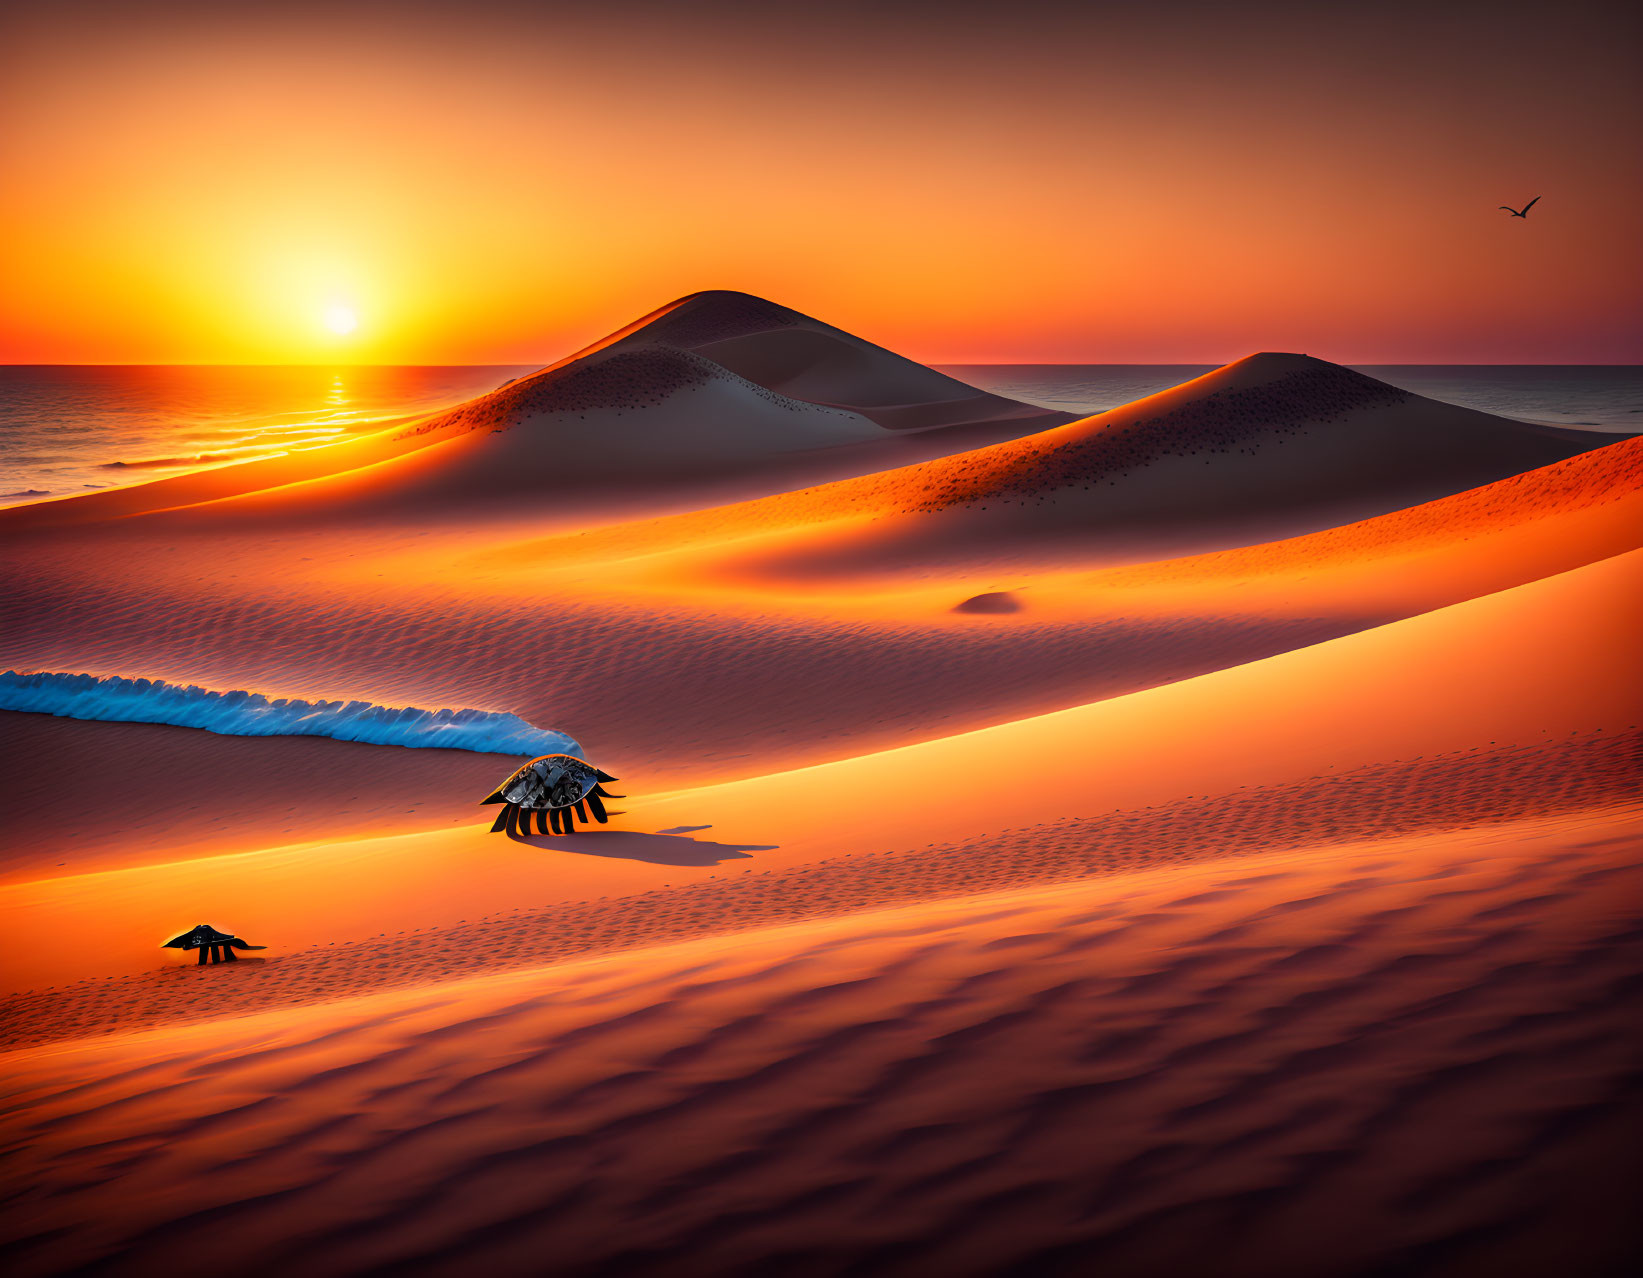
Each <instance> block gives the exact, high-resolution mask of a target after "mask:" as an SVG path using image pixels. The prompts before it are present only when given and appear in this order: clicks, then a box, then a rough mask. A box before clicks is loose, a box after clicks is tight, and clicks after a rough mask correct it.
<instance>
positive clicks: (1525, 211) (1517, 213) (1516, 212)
mask: <svg viewBox="0 0 1643 1278" xmlns="http://www.w3.org/2000/svg"><path fill="white" fill-rule="evenodd" d="M1539 203H1540V196H1538V195H1537V196H1535V198H1534V199H1532V200H1530V201H1529V202H1528V203H1527V204H1525V205H1524V206H1523V208H1522V209H1514V208H1512V207H1511V206H1510V205H1508V204H1502V205H1501V206H1500V207H1501V208H1503V209H1505V210H1506V211H1507V212H1508V213H1510V214H1511V215H1512V216H1513V217H1528V216H1529V210H1530V209H1532V208H1534V207H1535V205H1537V204H1539Z"/></svg>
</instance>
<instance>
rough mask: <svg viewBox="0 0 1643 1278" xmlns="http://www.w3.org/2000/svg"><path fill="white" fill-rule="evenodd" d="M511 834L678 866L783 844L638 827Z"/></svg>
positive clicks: (741, 857) (534, 842) (559, 848)
mask: <svg viewBox="0 0 1643 1278" xmlns="http://www.w3.org/2000/svg"><path fill="white" fill-rule="evenodd" d="M700 828H702V829H706V828H707V827H706V826H702V827H700ZM508 837H509V838H510V839H512V840H513V841H514V842H515V843H523V844H526V845H527V846H529V847H538V848H551V849H553V850H554V851H555V852H575V853H577V854H578V855H580V856H603V857H610V858H613V859H615V860H619V861H645V862H648V863H649V864H651V865H679V866H693V865H721V864H723V863H724V862H726V861H745V860H748V859H749V858H750V857H751V855H752V854H753V853H754V852H774V851H775V850H776V849H777V848H778V847H780V846H781V845H780V844H777V843H713V842H711V841H709V840H706V839H687V838H684V837H683V836H681V835H677V834H642V833H640V832H639V831H638V830H587V831H580V830H579V831H577V832H576V833H575V834H530V835H521V834H517V833H515V834H510V835H509V836H508Z"/></svg>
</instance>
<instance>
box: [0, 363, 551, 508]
mask: <svg viewBox="0 0 1643 1278" xmlns="http://www.w3.org/2000/svg"><path fill="white" fill-rule="evenodd" d="M527 371H529V370H528V369H527V368H514V367H509V366H476V365H469V366H462V367H453V368H438V367H414V368H386V367H366V368H318V367H257V368H228V367H161V366H146V367H114V366H106V365H50V366H28V365H0V505H6V506H15V505H17V504H19V503H21V502H26V501H35V500H38V499H40V498H42V497H62V496H67V495H69V494H71V493H80V492H89V491H92V490H94V489H98V488H114V487H119V486H123V485H126V484H135V483H141V482H143V481H144V480H149V479H157V478H162V477H164V476H166V475H175V474H177V473H179V472H181V471H185V470H197V469H199V468H200V467H202V466H208V465H223V464H226V463H228V462H233V461H244V460H247V459H250V458H255V457H268V456H272V455H274V454H276V453H282V452H289V451H291V450H293V449H300V448H312V447H314V446H316V445H318V444H324V443H329V442H331V441H333V440H337V439H344V438H347V437H348V436H350V435H357V434H363V433H368V432H370V431H373V430H380V429H382V428H383V427H384V426H386V425H388V424H389V423H391V422H393V421H395V420H397V419H398V418H401V417H404V416H407V415H410V414H416V413H424V412H428V411H430V410H432V409H435V408H439V407H442V406H443V405H446V404H454V403H458V402H460V401H461V400H464V399H467V398H469V397H471V396H473V395H477V394H479V393H480V392H482V391H487V390H491V389H493V388H494V387H496V386H497V385H499V384H500V383H502V382H505V381H507V380H508V379H509V378H511V377H517V376H518V375H519V374H520V373H522V372H527Z"/></svg>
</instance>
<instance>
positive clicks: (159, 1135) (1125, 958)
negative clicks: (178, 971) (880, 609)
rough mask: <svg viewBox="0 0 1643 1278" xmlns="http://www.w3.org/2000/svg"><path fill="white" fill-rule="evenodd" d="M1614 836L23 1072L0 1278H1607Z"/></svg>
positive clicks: (1366, 867)
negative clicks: (1180, 1277)
mask: <svg viewBox="0 0 1643 1278" xmlns="http://www.w3.org/2000/svg"><path fill="white" fill-rule="evenodd" d="M1638 833H1639V830H1638V825H1637V822H1636V820H1635V816H1634V817H1633V819H1631V820H1629V821H1622V822H1615V821H1609V822H1604V821H1602V820H1594V819H1591V818H1590V817H1589V816H1582V817H1579V818H1576V819H1573V820H1566V821H1563V822H1557V821H1553V822H1541V823H1538V824H1532V825H1517V826H1498V827H1494V828H1493V829H1489V830H1485V831H1472V832H1465V833H1460V834H1456V833H1449V834H1446V835H1442V836H1437V837H1431V838H1427V839H1424V840H1422V839H1413V840H1411V839H1407V838H1405V839H1400V840H1394V841H1392V842H1391V843H1388V844H1360V845H1356V846H1354V847H1351V848H1344V849H1343V848H1334V849H1330V850H1327V851H1323V852H1316V851H1313V852H1305V853H1297V854H1291V855H1288V856H1283V855H1268V856H1265V857H1260V858H1252V859H1243V860H1232V861H1217V862H1214V863H1210V864H1202V865H1189V866H1182V867H1173V868H1166V869H1156V870H1151V871H1145V872H1138V873H1132V874H1126V875H1118V876H1111V877H1107V878H1101V879H1094V880H1088V881H1085V882H1083V883H1081V884H1078V885H1072V886H1063V887H1060V888H1057V889H1054V890H1044V889H1039V890H1036V891H1028V892H1021V893H1016V894H993V895H984V896H975V897H970V898H967V899H965V900H962V901H956V902H954V901H949V902H945V903H935V904H924V905H920V906H917V907H913V908H909V909H904V910H892V911H883V912H877V913H868V914H859V915H855V916H853V917H850V918H847V919H838V920H832V921H829V922H827V923H820V924H810V925H808V926H801V927H794V928H786V929H777V930H774V931H767V932H754V933H744V934H742V935H740V936H738V937H736V938H731V939H724V940H718V941H698V942H695V943H692V944H686V945H681V946H676V947H673V948H669V949H662V950H656V951H652V952H650V953H648V954H647V955H645V956H643V958H642V959H641V958H640V957H639V956H629V957H627V958H624V959H622V960H620V961H616V960H609V959H607V960H590V961H584V962H582V963H580V964H572V965H566V966H563V967H559V968H554V969H548V970H544V971H537V972H532V973H525V974H519V975H515V976H503V977H496V978H491V979H490V980H487V981H478V982H469V983H466V984H461V985H452V986H445V987H438V988H434V989H424V990H419V991H415V992H406V993H402V994H387V995H383V996H380V997H379V998H377V999H375V1000H370V1001H368V1002H364V1003H354V1004H345V1005H338V1006H337V1007H335V1008H333V1009H310V1010H308V1011H306V1012H303V1013H300V1014H283V1015H282V1014H274V1015H267V1016H262V1017H258V1018H255V1019H250V1020H245V1021H240V1022H234V1023H229V1024H218V1025H212V1026H206V1027H199V1028H197V1029H181V1030H170V1031H165V1032H160V1033H156V1034H150V1035H139V1036H134V1037H126V1038H123V1039H121V1040H118V1041H117V1042H116V1043H111V1044H108V1045H99V1044H91V1045H82V1046H80V1047H77V1048H73V1049H69V1050H63V1049H57V1050H53V1049H45V1050H41V1051H37V1052H30V1053H20V1054H15V1055H13V1056H12V1057H10V1058H8V1060H7V1075H8V1079H9V1082H8V1092H9V1097H8V1101H7V1110H8V1112H7V1115H6V1117H5V1120H4V1124H5V1127H4V1130H5V1137H6V1147H7V1151H8V1157H7V1160H6V1166H5V1172H4V1179H3V1181H0V1185H3V1191H0V1192H3V1193H4V1195H5V1208H4V1220H3V1224H0V1231H3V1237H4V1240H5V1241H4V1250H3V1253H0V1254H3V1255H4V1258H5V1260H6V1263H7V1266H8V1271H9V1272H11V1273H14V1274H17V1275H19V1278H23V1276H25V1275H29V1276H32V1275H44V1274H56V1273H65V1272H71V1271H72V1272H75V1273H86V1274H110V1275H115V1274H118V1275H148V1274H156V1275H157V1274H161V1273H168V1274H169V1273H172V1272H174V1271H175V1268H176V1266H177V1264H178V1263H179V1258H180V1257H188V1256H194V1257H200V1256H232V1257H234V1258H235V1263H234V1266H233V1267H234V1269H235V1272H239V1273H245V1274H252V1275H260V1274H275V1273H284V1274H291V1273H302V1274H314V1275H329V1274H360V1273H373V1274H375V1273H383V1274H386V1273H394V1274H448V1275H469V1274H474V1273H484V1272H511V1273H523V1272H552V1273H555V1274H565V1275H594V1274H599V1275H613V1276H614V1275H651V1274H654V1275H670V1276H674V1278H677V1276H679V1275H686V1276H691V1278H694V1276H695V1275H703V1276H706V1275H713V1276H715V1278H731V1276H735V1275H754V1274H761V1275H763V1274H771V1273H795V1274H806V1275H816V1276H820V1275H843V1274H896V1275H908V1276H919V1275H928V1274H937V1273H939V1274H944V1275H983V1274H1000V1273H1022V1274H1027V1273H1031V1274H1041V1275H1045V1276H1046V1278H1053V1276H1054V1275H1086V1274H1092V1273H1100V1274H1106V1275H1156V1274H1173V1273H1203V1272H1210V1271H1213V1272H1215V1273H1218V1274H1226V1275H1234V1276H1242V1275H1247V1276H1249V1278H1290V1276H1293V1278H1327V1276H1329V1275H1336V1274H1340V1275H1347V1274H1351V1275H1388V1276H1390V1275H1399V1276H1400V1278H1402V1276H1406V1275H1408V1276H1415V1275H1429V1274H1480V1275H1481V1274H1489V1275H1496V1276H1501V1275H1530V1274H1535V1275H1539V1274H1546V1273H1567V1274H1576V1273H1578V1274H1607V1273H1620V1272H1625V1267H1626V1266H1627V1264H1628V1263H1629V1262H1630V1261H1631V1260H1634V1259H1635V1258H1636V1255H1637V1250H1636V1249H1637V1247H1638V1244H1639V1238H1638V1234H1637V1232H1636V1226H1635V1221H1636V1215H1635V1212H1631V1211H1629V1210H1628V1208H1629V1207H1630V1206H1635V1201H1634V1198H1635V1187H1636V1184H1637V1180H1636V1176H1637V1171H1638V1157H1637V1148H1638V1146H1637V1133H1638V1130H1639V1128H1638V1123H1639V1119H1640V1117H1643V1114H1640V1112H1639V1104H1640V1102H1639V1095H1640V1093H1639V1090H1638V1082H1639V1081H1640V1078H1643V1042H1640V1034H1639V1027H1638V1023H1637V1019H1636V1016H1635V1006H1636V999H1637V996H1638V994H1639V993H1640V992H1643V871H1640V868H1639V864H1638V861H1637V858H1636V845H1637V840H1638ZM1209 1257H1213V1267H1212V1270H1211V1269H1206V1267H1205V1265H1206V1258H1209Z"/></svg>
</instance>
